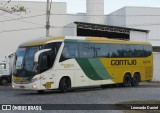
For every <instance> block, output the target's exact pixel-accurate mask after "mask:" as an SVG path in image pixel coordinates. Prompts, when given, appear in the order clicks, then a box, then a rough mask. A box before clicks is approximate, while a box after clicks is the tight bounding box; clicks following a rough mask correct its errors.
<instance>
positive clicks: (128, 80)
mask: <svg viewBox="0 0 160 113" xmlns="http://www.w3.org/2000/svg"><path fill="white" fill-rule="evenodd" d="M130 85H131V76H130V74H125V75H124V78H123V86H124V87H129V86H130Z"/></svg>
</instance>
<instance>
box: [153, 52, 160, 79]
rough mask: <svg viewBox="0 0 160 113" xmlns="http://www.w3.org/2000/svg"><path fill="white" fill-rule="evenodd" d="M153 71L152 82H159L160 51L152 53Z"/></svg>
mask: <svg viewBox="0 0 160 113" xmlns="http://www.w3.org/2000/svg"><path fill="white" fill-rule="evenodd" d="M153 64H154V68H153V69H154V72H153V75H154V76H153V80H152V81H154V82H160V67H159V64H160V53H154V62H153Z"/></svg>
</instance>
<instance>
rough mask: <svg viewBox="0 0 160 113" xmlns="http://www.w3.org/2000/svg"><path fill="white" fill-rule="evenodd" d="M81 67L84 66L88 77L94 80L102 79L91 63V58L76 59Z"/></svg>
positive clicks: (83, 68)
mask: <svg viewBox="0 0 160 113" xmlns="http://www.w3.org/2000/svg"><path fill="white" fill-rule="evenodd" d="M76 61H77V62H78V64H79V65H80V67H81V68H82V70H83V72H84V73H85V74H86V75H87V77H88V78H90V79H92V80H101V79H102V78H101V77H100V76H98V74H97V72H96V71H95V69H94V68H93V66H92V65H91V64H90V62H89V60H88V59H87V58H86V59H85V58H82V59H76Z"/></svg>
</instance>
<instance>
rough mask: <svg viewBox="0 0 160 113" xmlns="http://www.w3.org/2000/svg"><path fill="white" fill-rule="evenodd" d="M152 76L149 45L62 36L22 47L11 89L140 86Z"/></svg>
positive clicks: (17, 55) (16, 60)
mask: <svg viewBox="0 0 160 113" xmlns="http://www.w3.org/2000/svg"><path fill="white" fill-rule="evenodd" d="M152 76H153V55H152V46H151V44H150V43H147V42H131V41H122V40H111V39H107V38H99V37H70V36H60V37H52V38H43V39H38V40H34V41H30V42H26V43H23V44H21V45H20V46H19V47H18V49H17V51H16V54H15V66H14V72H13V76H12V87H13V88H15V89H29V90H37V91H38V92H39V93H42V92H43V91H44V90H47V89H60V90H61V91H62V92H67V90H68V89H69V88H76V87H83V86H98V85H101V86H103V85H107V84H123V85H124V86H131V85H132V86H137V85H138V84H139V82H140V81H145V80H151V79H152Z"/></svg>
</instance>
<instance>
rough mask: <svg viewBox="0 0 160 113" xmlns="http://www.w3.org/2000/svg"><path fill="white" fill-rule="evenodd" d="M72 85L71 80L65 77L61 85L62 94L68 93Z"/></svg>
mask: <svg viewBox="0 0 160 113" xmlns="http://www.w3.org/2000/svg"><path fill="white" fill-rule="evenodd" d="M70 84H71V82H70V79H67V78H65V77H63V78H62V79H61V80H60V83H59V89H60V91H61V92H62V93H66V92H67V91H68V88H69V87H70Z"/></svg>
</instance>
